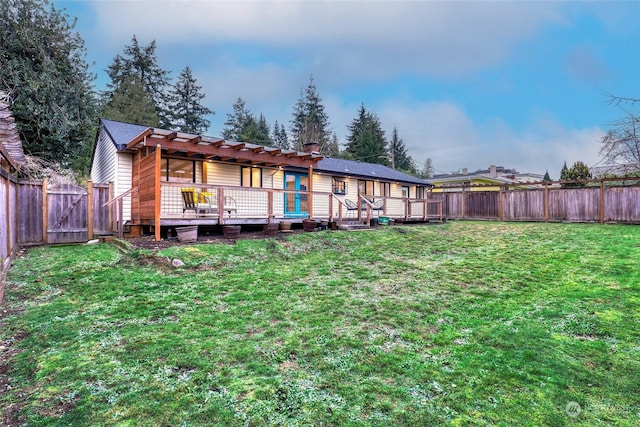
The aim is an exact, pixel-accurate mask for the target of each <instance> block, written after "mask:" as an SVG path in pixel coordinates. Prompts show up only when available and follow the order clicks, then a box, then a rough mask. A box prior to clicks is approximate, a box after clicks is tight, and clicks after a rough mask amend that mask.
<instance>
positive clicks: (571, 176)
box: [560, 160, 591, 187]
mask: <svg viewBox="0 0 640 427" xmlns="http://www.w3.org/2000/svg"><path fill="white" fill-rule="evenodd" d="M583 179H591V172H590V171H589V167H588V166H587V165H586V164H585V163H584V162H581V161H579V160H578V161H576V162H575V163H574V164H573V166H571V168H570V169H569V168H567V162H565V163H564V166H563V167H562V172H561V173H560V180H561V181H579V180H583ZM561 185H562V186H563V187H584V186H585V183H582V182H568V183H562V184H561Z"/></svg>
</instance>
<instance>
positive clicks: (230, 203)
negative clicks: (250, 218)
mask: <svg viewBox="0 0 640 427" xmlns="http://www.w3.org/2000/svg"><path fill="white" fill-rule="evenodd" d="M223 210H224V211H225V212H227V213H228V214H229V216H231V212H233V214H234V217H237V216H238V204H237V203H236V199H234V198H233V197H231V196H224V208H223Z"/></svg>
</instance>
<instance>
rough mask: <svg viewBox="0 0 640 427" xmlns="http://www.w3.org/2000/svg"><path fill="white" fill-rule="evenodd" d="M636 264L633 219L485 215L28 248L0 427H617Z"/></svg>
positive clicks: (635, 404) (637, 280) (638, 382)
mask: <svg viewBox="0 0 640 427" xmlns="http://www.w3.org/2000/svg"><path fill="white" fill-rule="evenodd" d="M174 258H179V259H181V260H182V261H184V262H185V263H186V265H185V266H183V267H179V268H174V267H172V266H171V265H170V263H169V262H168V261H167V260H171V259H174ZM639 259H640V227H637V226H602V225H586V224H528V223H511V224H505V223H495V222H449V223H446V224H443V225H435V226H413V227H399V226H394V227H387V228H381V229H378V230H376V231H371V232H316V233H305V234H296V235H292V236H288V237H287V238H285V239H270V240H244V241H238V242H237V244H236V245H229V244H202V245H191V246H181V247H178V246H176V247H173V248H170V249H166V250H162V251H160V252H158V253H152V252H149V251H143V250H139V251H131V252H130V253H128V254H126V255H123V254H121V253H120V252H119V251H118V250H117V249H116V248H115V247H114V246H111V245H91V246H67V247H44V248H35V249H31V250H29V251H27V252H26V253H25V254H24V255H23V256H22V257H20V258H19V259H17V260H16V261H15V263H14V266H13V267H12V270H11V272H10V274H9V282H8V285H7V290H6V300H5V303H4V304H3V306H2V307H0V313H1V314H2V317H1V318H0V323H1V324H0V345H2V348H1V351H0V357H1V360H0V408H3V410H4V414H3V418H2V421H3V425H29V426H37V425H59V426H69V425H76V426H98V425H105V426H107V425H109V426H112V425H123V426H129V425H130V426H181V425H184V426H199V425H233V426H235V425H238V426H242V425H249V426H251V425H256V426H261V425H273V426H282V425H292V426H294V425H295V426H331V425H341V426H342V425H347V426H349V425H351V426H389V425H403V426H418V425H425V426H430V425H474V426H476V425H479V426H482V425H487V426H488V425H504V426H514V425H530V426H541V425H555V426H562V425H585V426H587V425H589V426H591V425H616V426H618V425H622V426H625V425H628V426H635V425H638V424H640V339H639V338H640V269H639V268H638V260H639ZM567 405H569V411H567V410H566V409H567ZM577 405H579V407H578V406H577Z"/></svg>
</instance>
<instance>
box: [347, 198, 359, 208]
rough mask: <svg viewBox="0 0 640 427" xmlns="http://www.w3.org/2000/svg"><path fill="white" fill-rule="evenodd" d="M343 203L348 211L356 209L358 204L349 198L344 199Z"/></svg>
mask: <svg viewBox="0 0 640 427" xmlns="http://www.w3.org/2000/svg"><path fill="white" fill-rule="evenodd" d="M344 205H345V206H346V207H347V210H348V211H357V210H358V205H357V204H356V203H355V202H354V201H352V200H349V199H344Z"/></svg>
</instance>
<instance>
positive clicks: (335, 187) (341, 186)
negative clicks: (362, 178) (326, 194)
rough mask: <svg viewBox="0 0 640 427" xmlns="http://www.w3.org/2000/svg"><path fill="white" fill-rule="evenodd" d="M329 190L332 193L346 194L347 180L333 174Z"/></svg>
mask: <svg viewBox="0 0 640 427" xmlns="http://www.w3.org/2000/svg"><path fill="white" fill-rule="evenodd" d="M331 191H332V192H333V194H347V181H346V180H345V179H344V178H339V177H335V176H334V177H333V184H332V189H331Z"/></svg>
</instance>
